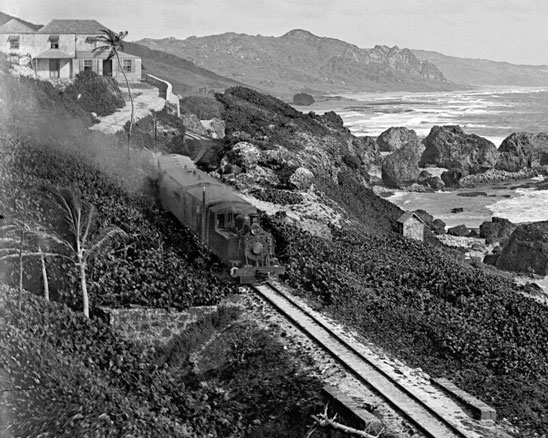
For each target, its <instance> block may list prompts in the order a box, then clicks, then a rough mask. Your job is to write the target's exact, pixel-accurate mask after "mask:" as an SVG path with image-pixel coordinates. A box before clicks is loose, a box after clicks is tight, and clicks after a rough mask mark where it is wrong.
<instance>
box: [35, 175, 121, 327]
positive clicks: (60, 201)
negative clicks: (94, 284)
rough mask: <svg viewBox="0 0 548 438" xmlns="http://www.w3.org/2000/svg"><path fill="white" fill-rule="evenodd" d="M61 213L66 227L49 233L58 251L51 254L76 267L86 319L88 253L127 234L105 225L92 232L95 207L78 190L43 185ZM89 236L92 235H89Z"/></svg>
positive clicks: (93, 252)
mask: <svg viewBox="0 0 548 438" xmlns="http://www.w3.org/2000/svg"><path fill="white" fill-rule="evenodd" d="M45 190H46V192H47V193H48V194H49V196H50V197H51V198H52V199H53V200H54V201H55V203H56V204H57V206H58V207H59V208H60V210H61V212H62V214H63V220H64V223H65V225H66V226H67V228H68V229H67V230H65V231H66V232H65V233H62V232H53V233H52V234H51V238H52V240H53V241H54V242H55V243H56V244H58V246H59V248H60V251H59V252H56V253H55V255H58V256H61V257H65V258H68V259H70V260H71V261H72V262H73V263H74V265H75V266H76V267H77V269H78V275H79V278H80V287H81V291H82V302H83V307H84V315H85V316H86V317H88V318H89V298H88V289H87V281H86V268H87V263H88V260H89V258H90V257H91V256H93V255H95V254H97V253H99V252H100V251H101V250H105V249H107V248H108V247H109V246H110V245H111V244H112V243H113V241H114V240H115V239H116V238H121V239H124V240H125V239H126V237H127V235H126V233H125V232H124V231H122V230H121V229H120V228H118V227H108V228H105V229H102V230H100V231H99V232H97V233H93V232H92V226H93V222H94V218H95V213H96V210H95V207H94V206H93V205H92V204H91V203H89V202H88V201H85V200H84V199H82V197H81V194H80V191H79V190H78V189H77V188H75V187H73V188H61V189H57V188H55V187H52V186H47V187H45ZM92 235H93V236H92Z"/></svg>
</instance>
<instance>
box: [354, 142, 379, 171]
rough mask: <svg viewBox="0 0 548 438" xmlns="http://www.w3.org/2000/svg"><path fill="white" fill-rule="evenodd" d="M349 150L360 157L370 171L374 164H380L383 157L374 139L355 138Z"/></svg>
mask: <svg viewBox="0 0 548 438" xmlns="http://www.w3.org/2000/svg"><path fill="white" fill-rule="evenodd" d="M349 149H350V151H351V152H353V153H354V154H355V155H356V156H357V157H359V159H360V160H361V163H362V165H363V166H366V167H367V168H368V169H369V168H370V167H371V166H372V165H373V164H378V163H379V162H380V158H381V155H380V153H379V148H378V147H377V143H376V141H375V139H374V138H373V137H368V136H364V137H354V138H353V139H352V143H351V144H350V145H349Z"/></svg>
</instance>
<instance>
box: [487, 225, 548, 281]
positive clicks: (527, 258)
mask: <svg viewBox="0 0 548 438" xmlns="http://www.w3.org/2000/svg"><path fill="white" fill-rule="evenodd" d="M484 262H485V263H489V264H492V265H494V266H496V267H497V268H498V269H502V270H505V271H511V272H522V273H525V274H538V275H543V276H544V275H547V274H548V221H543V222H534V223H531V224H524V225H519V226H516V225H514V230H513V231H512V233H511V234H510V236H509V237H508V238H507V242H506V243H505V244H504V245H503V246H502V247H501V249H500V250H499V251H498V252H496V253H495V254H492V255H491V256H489V257H486V258H485V259H484Z"/></svg>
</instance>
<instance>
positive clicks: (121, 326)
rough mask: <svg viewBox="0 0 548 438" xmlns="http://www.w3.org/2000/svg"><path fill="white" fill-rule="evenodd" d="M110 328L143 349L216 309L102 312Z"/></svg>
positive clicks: (119, 310)
mask: <svg viewBox="0 0 548 438" xmlns="http://www.w3.org/2000/svg"><path fill="white" fill-rule="evenodd" d="M102 310H103V311H104V312H105V313H106V314H107V315H108V316H109V321H110V325H111V327H112V328H113V329H114V331H116V332H117V333H119V334H120V335H121V336H122V337H124V338H126V339H128V340H132V341H137V342H140V343H142V344H143V345H145V346H156V345H159V344H163V343H165V342H167V341H169V339H170V338H171V337H172V336H173V335H176V334H178V333H180V332H181V331H183V330H184V329H185V328H186V326H187V325H188V324H190V323H192V322H195V321H197V320H198V319H200V318H202V317H203V316H205V315H208V314H210V313H213V312H215V311H216V310H217V306H200V307H191V308H190V309H188V310H185V311H182V312H175V311H171V310H165V309H154V308H147V307H137V306H135V307H132V308H129V309H111V308H103V309H102Z"/></svg>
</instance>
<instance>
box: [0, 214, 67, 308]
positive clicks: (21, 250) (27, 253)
mask: <svg viewBox="0 0 548 438" xmlns="http://www.w3.org/2000/svg"><path fill="white" fill-rule="evenodd" d="M8 222H9V223H8V224H5V225H2V226H0V234H1V237H0V244H2V247H1V248H0V261H2V260H9V259H15V258H17V259H18V261H19V299H18V300H19V304H18V307H19V311H21V296H22V294H23V259H24V258H27V257H34V256H38V257H40V263H41V268H42V281H43V286H44V298H45V299H46V301H49V284H48V275H47V271H46V262H45V258H46V257H48V256H56V257H58V256H61V254H57V253H52V252H47V251H46V252H44V251H43V250H42V247H41V243H40V242H43V241H46V240H53V241H55V240H56V236H54V235H51V234H49V233H47V232H45V231H44V230H43V229H42V228H41V227H40V226H39V225H37V224H36V223H33V222H32V221H29V220H21V219H17V218H13V219H11V220H10V221H8ZM6 244H7V246H6ZM35 247H37V248H38V250H37V251H36V250H35V249H34V248H35Z"/></svg>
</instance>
